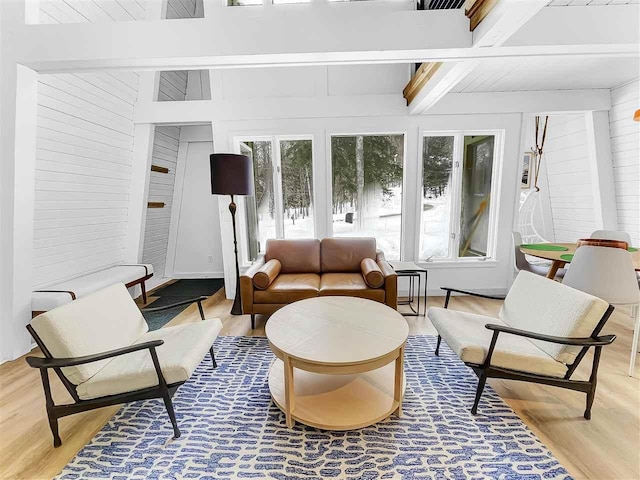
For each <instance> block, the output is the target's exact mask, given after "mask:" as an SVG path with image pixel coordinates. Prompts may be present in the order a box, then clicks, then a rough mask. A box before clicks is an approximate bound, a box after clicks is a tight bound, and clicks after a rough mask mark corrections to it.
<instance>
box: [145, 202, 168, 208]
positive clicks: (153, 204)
mask: <svg viewBox="0 0 640 480" xmlns="http://www.w3.org/2000/svg"><path fill="white" fill-rule="evenodd" d="M147 208H164V202H147Z"/></svg>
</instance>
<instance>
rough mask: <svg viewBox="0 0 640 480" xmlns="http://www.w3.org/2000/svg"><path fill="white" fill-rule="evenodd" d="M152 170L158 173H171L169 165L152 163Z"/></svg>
mask: <svg viewBox="0 0 640 480" xmlns="http://www.w3.org/2000/svg"><path fill="white" fill-rule="evenodd" d="M151 171H152V172H158V173H169V169H168V168H167V167H160V166H158V165H151Z"/></svg>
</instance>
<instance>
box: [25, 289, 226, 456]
mask: <svg viewBox="0 0 640 480" xmlns="http://www.w3.org/2000/svg"><path fill="white" fill-rule="evenodd" d="M206 299H207V297H198V298H194V299H190V300H184V301H181V302H177V303H173V304H171V305H165V306H162V307H151V308H144V309H141V311H142V312H143V313H144V312H158V311H162V310H168V309H170V308H174V307H177V306H181V305H188V304H191V303H194V302H197V304H198V310H199V312H200V318H201V319H202V320H204V319H205V318H204V310H203V308H202V301H203V300H206ZM27 330H28V331H29V333H30V334H31V336H32V337H33V339H34V340H35V342H36V344H37V345H38V347H40V350H42V353H43V354H44V358H43V357H27V358H26V361H27V363H28V364H29V366H31V367H33V368H37V369H39V370H40V376H41V377H42V386H43V388H44V397H45V405H46V408H47V417H48V419H49V426H50V427H51V433H52V435H53V446H54V447H56V448H57V447H59V446H60V445H62V441H61V440H60V435H59V432H58V419H59V418H62V417H66V416H68V415H73V414H75V413H80V412H85V411H87V410H94V409H96V408H102V407H107V406H110V405H118V404H121V403H129V402H136V401H138V400H148V399H151V398H162V400H163V401H164V404H165V407H166V409H167V413H168V414H169V419H170V420H171V425H172V426H173V433H174V438H178V437H180V429H179V428H178V423H177V421H176V414H175V411H174V409H173V403H172V401H171V397H173V394H174V393H175V392H176V390H177V389H178V387H179V386H180V385H182V384H183V383H184V382H177V383H172V384H167V382H166V381H165V378H164V375H163V374H162V369H161V368H160V362H159V360H158V354H157V352H156V348H157V347H159V346H160V345H162V344H163V343H164V340H152V341H149V342H144V343H138V344H134V345H128V346H125V347H122V348H117V349H115V350H109V351H107V352H101V353H96V354H93V355H86V356H83V357H74V358H54V357H53V355H51V352H50V351H49V350H48V349H47V347H46V345H45V344H44V342H43V341H42V339H41V338H40V336H39V335H38V334H37V333H36V331H35V330H34V329H33V327H32V326H31V325H27ZM140 350H149V354H150V355H151V359H152V360H153V366H154V367H155V371H156V375H157V376H158V385H156V386H154V387H149V388H145V389H142V390H135V391H132V392H125V393H119V394H116V395H108V396H105V397H98V398H92V399H89V400H82V399H80V397H79V396H78V393H77V391H76V385H75V384H73V383H72V382H71V381H69V379H68V378H67V377H66V376H65V375H64V373H63V372H62V368H64V367H71V366H75V365H83V364H86V363H91V362H97V361H99V360H105V359H108V358H115V357H118V356H121V355H126V354H129V353H133V352H137V351H140ZM209 353H210V354H211V361H212V363H213V368H214V369H215V368H216V367H217V364H216V359H215V356H214V353H213V346H211V348H210V349H209ZM50 369H51V370H53V371H54V372H56V374H57V375H58V378H59V379H60V381H61V382H62V384H63V385H64V386H65V388H66V389H67V391H68V392H69V394H70V395H71V398H72V399H73V403H69V404H63V405H56V404H55V402H54V401H53V397H52V395H51V386H50V383H49V372H48V370H50Z"/></svg>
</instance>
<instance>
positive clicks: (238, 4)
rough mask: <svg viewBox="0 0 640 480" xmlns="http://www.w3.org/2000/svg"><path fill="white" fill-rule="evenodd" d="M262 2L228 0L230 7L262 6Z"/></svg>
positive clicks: (255, 0) (254, 0)
mask: <svg viewBox="0 0 640 480" xmlns="http://www.w3.org/2000/svg"><path fill="white" fill-rule="evenodd" d="M262 3H263V2H262V0H227V5H228V6H229V7H242V6H245V5H262Z"/></svg>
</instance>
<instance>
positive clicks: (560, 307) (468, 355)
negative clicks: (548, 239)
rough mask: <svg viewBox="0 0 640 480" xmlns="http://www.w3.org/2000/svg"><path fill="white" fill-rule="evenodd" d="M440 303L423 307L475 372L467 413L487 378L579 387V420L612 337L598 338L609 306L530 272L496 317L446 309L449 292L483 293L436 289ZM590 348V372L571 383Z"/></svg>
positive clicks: (588, 413) (475, 406) (441, 335)
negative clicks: (582, 403) (443, 297)
mask: <svg viewBox="0 0 640 480" xmlns="http://www.w3.org/2000/svg"><path fill="white" fill-rule="evenodd" d="M443 290H445V291H446V292H447V296H446V300H445V308H430V309H429V314H428V316H429V318H430V319H431V321H432V323H433V325H434V326H435V328H436V330H437V331H438V343H437V347H436V355H438V354H439V349H440V342H441V340H442V339H444V341H445V342H446V343H447V345H449V347H450V348H451V349H452V350H453V351H454V353H456V355H458V357H459V358H460V359H461V360H462V361H463V362H465V363H466V364H467V366H469V367H471V368H472V369H473V371H474V372H475V373H476V375H478V378H479V381H478V388H477V391H476V398H475V402H474V404H473V407H472V409H471V413H473V414H475V413H476V412H477V409H478V403H479V401H480V397H481V395H482V391H483V389H484V386H485V383H486V380H487V378H492V377H493V378H504V379H511V380H521V381H528V382H534V383H541V384H545V385H552V386H556V387H562V388H568V389H571V390H577V391H580V392H585V393H586V394H587V406H586V409H585V412H584V417H585V418H586V419H590V418H591V406H592V404H593V400H594V397H595V392H596V383H597V372H598V363H599V361H600V353H601V350H602V347H603V346H604V345H608V344H610V343H612V342H613V341H614V340H615V335H605V336H602V337H600V336H598V335H599V334H600V331H601V330H602V327H604V324H605V323H606V321H607V320H608V318H609V316H610V315H611V312H612V311H613V307H612V306H610V305H609V304H608V303H607V302H605V301H604V300H601V299H599V298H597V297H594V296H592V295H589V294H587V293H584V292H581V291H578V290H575V289H573V288H571V287H567V286H566V285H562V284H560V283H558V282H555V281H553V280H549V279H547V278H544V277H541V276H538V275H535V274H533V273H530V272H524V271H523V272H520V273H519V274H518V277H517V278H516V280H515V282H514V284H513V286H512V287H511V290H510V291H509V294H508V295H507V297H506V298H504V304H503V306H502V309H501V310H500V313H499V315H498V318H492V317H488V316H485V315H477V314H473V313H466V312H461V311H456V310H450V309H448V308H447V307H448V304H449V300H450V297H451V293H452V292H457V293H463V294H468V295H475V296H480V297H484V298H495V299H502V297H493V296H489V295H479V294H477V293H473V292H468V291H463V290H457V289H453V288H446V287H443ZM590 347H594V348H595V354H594V357H593V366H592V370H591V376H590V378H589V380H588V381H586V380H584V381H583V380H572V379H571V376H572V374H573V373H574V372H575V370H576V368H577V367H578V364H579V363H580V362H581V361H582V359H583V358H584V356H585V354H586V353H587V351H588V349H589V348H590Z"/></svg>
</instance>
